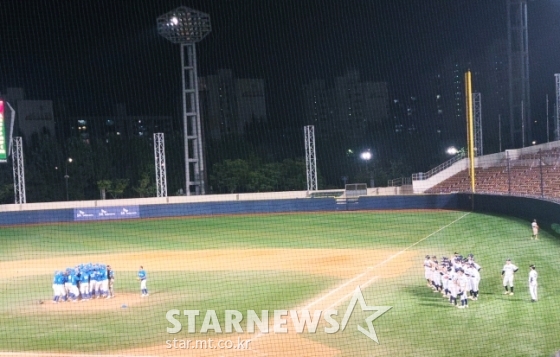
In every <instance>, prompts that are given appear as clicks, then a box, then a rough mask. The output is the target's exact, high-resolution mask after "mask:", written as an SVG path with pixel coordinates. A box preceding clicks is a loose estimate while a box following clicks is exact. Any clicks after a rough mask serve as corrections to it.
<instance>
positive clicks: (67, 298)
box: [63, 268, 72, 301]
mask: <svg viewBox="0 0 560 357" xmlns="http://www.w3.org/2000/svg"><path fill="white" fill-rule="evenodd" d="M71 271H72V269H71V268H66V271H65V272H64V298H63V300H64V301H70V297H71V296H70V290H71V289H72V280H71V278H70V272H71Z"/></svg>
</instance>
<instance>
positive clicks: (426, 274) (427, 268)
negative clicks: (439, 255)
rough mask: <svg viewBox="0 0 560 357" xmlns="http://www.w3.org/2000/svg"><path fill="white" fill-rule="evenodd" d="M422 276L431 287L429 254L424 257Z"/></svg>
mask: <svg viewBox="0 0 560 357" xmlns="http://www.w3.org/2000/svg"><path fill="white" fill-rule="evenodd" d="M424 278H426V283H427V285H428V287H429V288H431V287H432V260H431V259H430V256H429V255H426V258H425V259H424Z"/></svg>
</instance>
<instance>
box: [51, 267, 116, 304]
mask: <svg viewBox="0 0 560 357" xmlns="http://www.w3.org/2000/svg"><path fill="white" fill-rule="evenodd" d="M114 279H115V273H114V271H113V270H112V269H111V266H109V265H105V264H99V263H96V264H92V263H87V264H79V265H77V266H75V267H74V268H66V270H57V271H55V272H54V278H53V286H52V288H53V292H54V297H53V303H59V302H65V301H72V302H77V301H87V300H90V299H96V298H97V299H101V298H105V299H110V298H112V297H114V296H115V294H114V291H113V281H114Z"/></svg>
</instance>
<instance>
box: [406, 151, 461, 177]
mask: <svg viewBox="0 0 560 357" xmlns="http://www.w3.org/2000/svg"><path fill="white" fill-rule="evenodd" d="M464 158H465V153H463V152H459V153H458V154H457V155H455V156H453V157H452V158H451V159H449V160H447V161H446V162H444V163H442V164H440V165H438V166H436V167H434V168H433V169H431V170H430V171H428V172H419V173H416V174H412V181H422V180H427V179H429V178H430V177H432V176H434V175H435V174H437V173H439V172H441V171H443V170H445V169H447V168H448V167H451V166H452V165H453V164H454V163H456V162H457V161H460V160H462V159H464Z"/></svg>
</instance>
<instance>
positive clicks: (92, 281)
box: [89, 265, 97, 299]
mask: <svg viewBox="0 0 560 357" xmlns="http://www.w3.org/2000/svg"><path fill="white" fill-rule="evenodd" d="M96 285H97V270H96V269H94V267H93V266H92V265H91V266H90V272H89V296H90V299H95V298H96V295H95V291H96Z"/></svg>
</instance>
